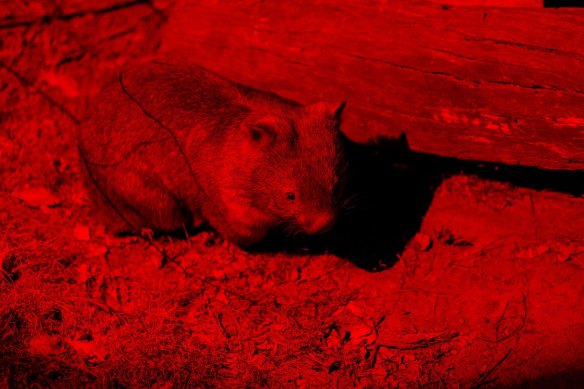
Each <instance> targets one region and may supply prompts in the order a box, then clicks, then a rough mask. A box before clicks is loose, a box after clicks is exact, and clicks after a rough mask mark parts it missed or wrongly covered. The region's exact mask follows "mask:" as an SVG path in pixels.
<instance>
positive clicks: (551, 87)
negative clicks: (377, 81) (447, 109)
mask: <svg viewBox="0 0 584 389" xmlns="http://www.w3.org/2000/svg"><path fill="white" fill-rule="evenodd" d="M349 55H350V56H352V57H354V58H357V59H359V60H363V61H371V62H378V63H383V64H386V65H389V66H392V67H395V68H398V69H404V70H409V71H413V72H417V73H422V74H426V75H430V76H438V77H444V78H449V79H454V80H456V81H458V82H460V83H462V84H466V85H470V86H473V87H476V86H477V85H482V84H492V85H502V86H512V87H516V88H522V89H531V90H546V91H554V92H563V93H571V94H576V95H584V90H579V89H568V88H562V87H559V86H556V85H551V84H550V85H536V84H534V85H526V84H520V83H516V82H511V81H501V80H485V81H481V80H471V79H467V78H464V77H461V76H458V75H456V74H452V73H447V72H442V71H431V70H423V69H419V68H416V67H413V66H408V65H403V64H399V63H395V62H392V61H388V60H385V59H382V58H375V57H367V56H363V55H359V54H354V53H349Z"/></svg>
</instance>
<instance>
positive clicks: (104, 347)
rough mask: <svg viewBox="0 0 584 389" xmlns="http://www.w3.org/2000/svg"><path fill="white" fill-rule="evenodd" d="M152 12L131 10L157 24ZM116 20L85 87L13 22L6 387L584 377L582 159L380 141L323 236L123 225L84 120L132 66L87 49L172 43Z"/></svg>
mask: <svg viewBox="0 0 584 389" xmlns="http://www.w3.org/2000/svg"><path fill="white" fill-rule="evenodd" d="M122 11H123V10H122ZM138 11H139V12H144V15H137V14H138V13H139V12H137V11H136V10H131V11H129V12H128V13H127V14H125V13H124V14H122V15H118V16H116V17H119V18H128V17H130V15H133V17H136V18H139V23H142V24H138V25H137V26H138V27H135V29H137V31H141V30H140V28H141V27H140V26H141V25H143V24H148V23H155V24H156V23H158V19H156V18H157V17H158V16H159V11H158V10H156V12H153V11H152V10H151V9H150V8H148V7H145V8H144V9H142V8H139V10H138ZM108 12H109V11H108ZM116 12H119V10H115V11H114V13H116ZM123 12H125V11H123ZM103 15H104V12H102V13H97V14H95V15H92V14H91V12H89V13H88V14H87V15H85V16H83V15H82V16H81V19H80V20H78V21H75V23H79V24H80V25H81V24H83V23H85V22H87V20H88V18H89V20H94V19H93V18H96V19H95V20H101V19H100V17H102V16H103ZM84 18H85V19H84ZM74 19H75V18H74ZM75 20H76V19H75ZM69 22H70V20H67V19H66V18H62V20H61V19H59V18H56V19H55V20H54V22H51V23H56V24H57V25H56V26H54V25H53V24H51V23H49V24H48V26H47V25H45V26H44V27H43V25H42V24H38V25H37V24H35V23H32V24H31V25H30V26H29V27H30V28H29V30H28V32H26V34H32V35H31V36H30V38H31V39H29V41H28V42H29V44H28V45H29V47H30V46H32V47H33V48H34V47H36V49H38V50H39V51H48V50H50V48H51V47H55V45H58V44H57V43H54V42H49V41H48V40H47V39H49V38H47V37H50V36H51V34H53V33H52V32H51V31H50V30H49V31H48V30H47V29H50V28H59V25H58V24H59V23H69ZM108 23H111V22H108ZM111 24H112V25H116V23H111ZM108 25H109V24H108ZM35 28H39V32H38V33H36V35H34V34H35V32H34V31H35ZM61 28H62V26H61ZM73 30H74V29H73ZM108 34H110V35H111V37H110V39H111V40H110V41H107V40H103V39H102V38H99V37H97V38H95V46H94V48H95V51H94V53H95V55H93V56H92V55H87V57H83V58H81V59H77V61H81V65H76V67H74V68H71V69H84V70H79V72H85V73H83V74H85V75H84V77H81V78H79V79H83V80H86V81H85V82H86V84H84V85H78V84H75V82H73V81H71V82H70V83H67V80H68V79H66V78H63V76H62V75H63V74H72V72H71V71H70V72H69V73H67V71H57V72H55V73H54V74H50V73H46V74H44V75H43V77H41V78H38V79H37V78H34V77H33V75H34V74H40V73H38V72H37V71H36V70H31V69H35V68H34V66H33V65H31V63H32V61H33V60H32V59H30V58H35V56H34V55H32V54H30V53H28V54H26V51H24V52H25V54H22V55H21V57H23V58H25V60H24V61H23V60H22V59H19V58H17V54H18V51H14V50H13V51H10V50H8V49H6V47H7V45H8V44H7V43H6V42H8V41H9V39H8V38H9V36H8V35H6V36H4V38H5V40H4V42H5V45H4V48H5V49H6V50H8V51H10V53H12V54H11V56H12V57H11V58H12V60H11V61H10V62H7V61H6V60H3V61H4V62H3V65H2V67H1V69H0V72H1V74H2V77H1V78H0V91H1V94H2V104H3V107H4V108H3V110H2V114H1V115H2V116H0V122H1V127H0V261H1V265H2V266H1V277H0V387H47V386H52V387H76V386H80V385H88V386H93V387H102V386H108V387H120V388H126V387H128V388H129V387H155V388H170V387H226V388H227V387H258V386H270V387H315V386H321V387H333V386H334V387H361V388H377V387H398V386H399V387H417V386H435V387H446V386H447V387H457V386H461V387H480V386H497V387H498V386H512V385H522V386H525V387H542V386H549V385H554V386H556V387H578V386H581V385H582V383H583V382H584V298H583V297H584V234H583V233H582V232H583V231H584V199H583V198H582V196H581V191H580V192H577V191H576V189H575V188H577V183H575V182H574V180H576V179H578V178H580V179H581V178H582V177H581V175H580V176H578V175H577V174H573V175H570V174H560V173H558V174H556V173H553V172H552V173H545V172H542V171H537V170H528V171H523V170H521V169H519V170H517V171H514V170H513V169H511V171H510V172H509V171H507V172H505V171H503V172H502V173H501V172H497V171H498V169H493V170H494V172H493V171H490V170H488V169H487V168H484V167H481V166H479V164H477V165H476V166H475V165H473V164H471V165H467V164H465V163H463V162H460V163H458V162H453V161H449V160H445V159H439V158H438V159H434V157H432V156H424V155H410V154H407V153H406V154H407V156H406V157H404V158H401V157H400V158H397V157H396V156H395V155H396V154H399V153H395V154H392V151H391V149H390V148H384V147H379V148H366V149H364V150H365V151H362V152H361V154H359V153H357V154H356V155H357V156H356V157H355V160H354V161H353V163H354V165H355V166H356V172H357V173H356V176H355V177H354V178H353V186H352V188H353V190H354V192H355V193H356V194H359V195H360V196H357V200H355V206H354V207H353V208H352V209H351V210H349V211H347V212H348V213H347V215H346V216H345V218H344V219H343V220H344V221H343V222H341V224H340V225H339V227H338V229H337V230H335V231H333V233H332V236H330V237H328V238H325V239H323V240H322V241H319V242H316V243H315V242H311V241H300V242H296V243H295V244H294V246H293V247H292V245H286V244H285V245H284V246H279V247H276V248H275V249H274V248H273V247H272V248H270V249H269V250H267V251H260V252H248V251H244V250H242V249H240V248H238V247H237V246H234V245H233V244H231V243H229V242H227V241H223V240H222V239H221V238H220V237H219V236H217V235H216V234H215V233H213V232H212V231H210V230H206V231H202V232H200V233H198V234H195V235H192V236H189V235H188V234H186V233H182V232H179V233H177V234H175V235H172V236H158V237H155V238H154V240H153V241H152V242H148V241H146V240H144V239H141V238H139V237H134V236H126V237H118V236H113V235H111V234H109V233H108V232H107V231H105V230H104V227H103V226H101V225H97V224H96V223H95V222H94V219H93V218H92V216H91V212H92V204H90V202H89V200H88V197H87V193H86V190H85V188H84V185H83V179H82V175H81V167H80V164H79V161H78V159H77V154H76V153H77V149H76V145H75V136H74V134H75V132H76V130H77V127H78V125H79V123H78V121H79V120H78V118H80V117H82V112H83V107H84V106H86V105H87V102H88V101H90V99H91V93H93V92H91V93H89V92H87V91H94V90H95V88H96V87H97V86H96V84H98V80H99V77H97V76H96V77H95V79H94V80H92V79H91V77H90V75H91V74H99V75H102V74H105V73H108V72H111V69H112V68H115V65H111V64H112V62H108V61H104V63H106V64H108V65H100V66H99V67H89V65H83V63H84V62H83V61H88V62H86V64H87V63H94V62H95V61H97V60H96V56H97V57H99V56H105V58H106V59H107V58H117V57H119V54H118V56H116V52H118V53H121V52H123V53H124V55H125V56H126V57H129V58H131V57H133V56H136V57H139V56H143V55H145V53H150V52H152V51H153V50H154V48H155V46H156V39H155V37H152V36H150V37H149V36H148V35H147V34H146V35H144V34H142V35H140V34H137V35H138V36H141V38H135V34H134V33H121V34H120V33H119V32H115V31H112V32H111V33H108ZM14 35H19V36H21V37H22V36H23V34H22V31H20V30H18V31H15V32H14ZM70 38H71V37H69V38H68V39H70ZM77 38H78V39H79V40H81V39H86V38H79V37H77ZM98 38H99V39H98ZM149 38H152V39H149ZM92 39H93V38H92ZM35 42H36V43H35ZM103 42H108V43H107V45H106V46H103ZM35 45H36V46H35ZM68 45H69V46H67V47H69V48H70V47H72V46H71V44H70V43H68ZM100 45H102V46H100ZM15 47H16V46H15ZM103 47H106V48H105V49H104V48H103ZM100 48H101V49H100ZM26 50H34V49H26ZM68 50H71V49H68ZM73 51H74V50H73ZM32 53H33V54H34V53H35V52H34V51H33V52H32ZM104 53H105V54H104ZM45 54H46V53H45ZM68 54H71V53H70V52H68ZM27 55H28V57H27ZM46 55H48V54H46ZM51 55H56V54H54V53H53V54H51ZM26 58H29V59H26ZM114 62H115V61H114ZM67 63H68V62H65V63H64V64H63V66H67ZM39 66H41V65H39ZM42 66H44V65H42ZM42 66H41V67H42ZM73 74H75V73H73ZM79 74H81V73H79ZM73 79H75V78H73ZM27 80H28V81H27ZM63 86H65V87H63ZM348 109H350V108H348ZM363 153H365V155H366V156H363V155H362V154H363ZM372 166H375V167H376V169H375V172H373V170H372V169H371V167H372ZM357 168H358V169H357ZM359 169H361V170H359ZM363 169H365V171H366V172H367V173H363V171H364V170H363ZM503 170H505V169H503ZM566 180H567V181H568V182H566ZM545 188H549V189H545ZM335 234H336V235H335ZM162 251H164V252H165V254H166V255H163V254H162ZM373 270H375V271H373Z"/></svg>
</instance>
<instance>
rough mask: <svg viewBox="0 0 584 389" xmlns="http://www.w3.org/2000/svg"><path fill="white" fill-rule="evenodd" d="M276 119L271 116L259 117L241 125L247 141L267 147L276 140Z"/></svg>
mask: <svg viewBox="0 0 584 389" xmlns="http://www.w3.org/2000/svg"><path fill="white" fill-rule="evenodd" d="M276 120H277V119H276V118H275V117H273V116H269V115H267V116H261V117H259V118H254V119H252V120H250V121H246V122H244V123H243V127H245V130H246V131H247V135H248V136H249V139H250V140H251V141H252V142H254V143H257V144H259V145H263V146H269V145H272V144H273V143H274V141H275V140H276V126H277V121H276Z"/></svg>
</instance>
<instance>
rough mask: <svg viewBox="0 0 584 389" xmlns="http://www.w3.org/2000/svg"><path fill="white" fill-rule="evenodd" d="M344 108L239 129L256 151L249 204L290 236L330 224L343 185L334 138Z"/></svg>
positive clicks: (258, 120)
mask: <svg viewBox="0 0 584 389" xmlns="http://www.w3.org/2000/svg"><path fill="white" fill-rule="evenodd" d="M344 106H345V103H344V102H343V103H342V104H340V105H331V104H327V103H318V104H314V105H310V106H307V107H304V108H302V109H299V110H297V111H294V112H293V113H290V114H286V115H285V116H284V115H280V114H268V115H258V116H257V117H250V118H248V120H246V121H245V123H243V125H244V126H245V127H246V130H247V135H248V137H249V139H248V140H249V142H247V143H248V145H249V147H250V148H252V149H254V150H255V152H256V153H257V151H259V153H258V154H259V155H258V157H259V158H258V159H257V161H258V163H256V164H255V167H254V168H253V171H252V172H251V177H250V182H252V183H253V189H252V190H251V191H250V192H251V193H253V199H251V200H252V203H253V206H254V207H255V208H257V209H260V210H262V211H264V212H266V213H268V214H270V215H272V216H273V217H274V218H275V219H277V220H278V221H279V223H280V224H281V225H283V226H284V227H285V228H287V229H288V230H290V231H292V232H305V233H307V234H317V233H320V232H324V231H326V230H328V229H329V228H331V227H332V225H333V224H334V223H335V221H336V218H337V215H338V209H339V201H340V196H341V195H342V193H341V192H342V190H343V185H344V170H345V161H344V154H343V150H342V141H341V134H340V132H339V126H340V119H341V114H342V111H343V109H344Z"/></svg>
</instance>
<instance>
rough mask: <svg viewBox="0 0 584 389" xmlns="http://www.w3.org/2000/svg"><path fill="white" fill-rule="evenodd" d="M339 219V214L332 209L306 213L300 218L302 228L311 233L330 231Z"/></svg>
mask: <svg viewBox="0 0 584 389" xmlns="http://www.w3.org/2000/svg"><path fill="white" fill-rule="evenodd" d="M336 221H337V215H336V214H335V213H334V212H332V211H323V212H317V213H314V214H311V215H304V216H301V217H300V218H299V219H298V222H299V224H300V226H301V227H302V229H303V230H304V231H305V232H306V233H307V234H309V235H312V234H318V233H320V232H325V231H328V230H329V229H330V228H332V226H333V225H334V224H335V222H336Z"/></svg>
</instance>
